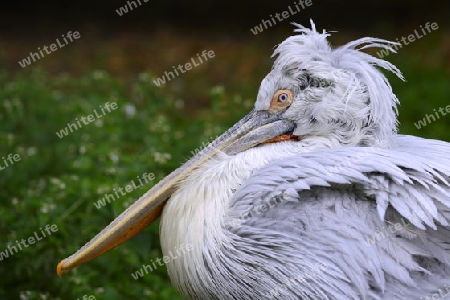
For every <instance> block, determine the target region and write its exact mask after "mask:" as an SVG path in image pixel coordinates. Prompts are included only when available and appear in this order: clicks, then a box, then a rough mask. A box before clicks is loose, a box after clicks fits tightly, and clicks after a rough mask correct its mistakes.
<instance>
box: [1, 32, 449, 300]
mask: <svg viewBox="0 0 450 300" xmlns="http://www.w3.org/2000/svg"><path fill="white" fill-rule="evenodd" d="M440 37H442V35H441V36H440ZM281 39H282V38H280V39H279V40H278V41H281ZM348 40H349V39H347V40H346V41H348ZM184 42H185V41H184ZM339 42H344V40H342V41H341V40H340V41H339ZM256 43H259V42H255V44H251V43H250V44H249V43H247V42H238V41H232V40H231V39H230V40H225V41H219V42H217V43H216V44H213V46H211V47H209V48H207V47H204V44H201V45H200V46H199V45H198V44H195V45H194V46H192V44H189V43H187V42H185V43H181V44H180V45H181V46H180V48H181V49H182V50H180V48H177V49H178V50H172V49H175V47H173V48H170V47H167V48H164V47H163V48H164V49H166V52H169V53H171V52H176V51H178V52H177V53H173V55H169V56H170V57H171V58H169V59H168V60H166V61H164V63H161V62H160V65H159V66H155V67H151V68H148V69H147V70H139V71H137V70H135V69H132V70H131V71H129V73H128V74H133V73H134V75H129V76H128V77H126V78H123V77H122V76H119V75H117V74H114V73H115V72H114V69H112V70H109V71H105V70H103V69H100V70H96V64H95V63H92V64H87V65H88V67H89V68H91V70H85V69H81V71H80V69H78V72H77V71H74V72H71V73H67V72H54V69H52V68H45V67H44V68H43V67H42V65H43V64H42V62H43V61H44V60H45V59H47V58H44V59H42V60H40V61H38V62H37V63H34V64H33V65H31V66H29V67H27V68H25V69H23V70H20V71H18V72H11V71H10V70H7V69H6V68H4V69H2V70H0V99H1V101H0V123H1V127H0V156H1V157H6V156H7V155H8V154H10V153H12V154H15V153H17V154H20V156H21V160H20V161H19V162H16V163H14V164H13V165H11V166H9V167H7V168H6V169H5V170H1V171H0V199H1V201H0V252H1V251H4V250H6V249H7V247H8V246H9V245H15V244H16V243H15V241H16V240H20V239H22V238H24V239H27V238H28V237H31V236H33V235H34V232H39V228H40V227H44V226H45V225H47V224H50V225H51V224H56V225H57V226H58V231H57V232H56V233H53V234H52V235H50V236H48V237H46V238H45V239H44V240H42V241H39V242H37V243H36V244H34V245H30V246H29V247H26V248H24V249H23V250H22V251H20V252H18V253H16V254H14V255H12V256H10V257H9V258H6V259H3V261H1V262H0V274H2V276H0V299H18V298H19V297H20V299H77V298H79V299H82V297H83V296H84V295H88V296H89V295H94V296H95V297H96V298H97V299H141V298H145V297H147V298H151V299H180V297H179V295H178V294H177V292H176V291H175V290H174V289H173V288H172V287H171V284H170V280H169V278H168V276H167V272H166V270H165V268H164V267H161V268H158V269H157V270H156V271H154V272H151V273H149V274H147V275H145V276H143V277H142V278H140V279H138V280H134V279H133V278H132V277H131V273H134V272H135V271H137V270H138V269H140V268H141V267H142V265H143V264H148V262H149V261H150V260H151V259H153V260H155V259H156V258H158V257H162V254H161V250H160V245H159V234H158V225H159V224H158V222H157V223H156V224H153V225H151V226H150V227H149V228H147V229H146V230H144V232H142V233H141V234H139V235H138V236H136V237H135V238H133V239H132V240H130V241H129V242H127V243H125V244H124V245H122V246H120V247H118V248H117V249H115V250H113V251H112V252H110V253H108V254H106V255H104V256H102V257H99V258H97V259H95V260H93V261H92V262H90V263H88V264H86V265H83V266H81V267H78V268H76V269H75V270H73V271H71V272H70V273H68V274H67V275H65V276H64V277H62V278H59V277H57V276H56V274H55V269H56V264H57V263H58V262H59V261H60V260H61V259H62V258H64V257H67V256H68V255H70V254H72V253H74V252H75V251H76V250H77V249H78V248H79V247H80V246H82V245H83V244H84V243H86V242H87V241H88V240H89V239H90V238H91V237H93V236H94V235H95V234H96V233H97V232H98V231H99V230H100V229H101V228H103V227H104V226H106V225H107V224H109V222H110V221H111V220H112V219H113V218H115V217H116V216H117V215H119V214H120V213H121V212H122V211H123V210H124V209H125V208H126V207H127V206H128V205H129V204H130V203H132V202H133V201H134V200H135V199H137V198H138V197H139V196H140V195H142V194H143V193H144V192H145V191H146V190H147V189H149V188H150V187H151V186H153V185H154V184H155V183H156V182H158V181H159V180H161V179H162V178H163V177H164V176H165V175H167V174H168V173H169V172H170V171H172V170H173V169H175V168H177V167H178V166H180V164H182V163H183V162H185V161H186V159H187V158H189V157H190V156H191V151H193V150H194V149H195V148H197V147H199V146H200V145H201V144H202V143H203V142H205V141H210V140H211V137H214V136H216V135H217V134H220V133H222V132H223V131H224V130H225V129H226V128H228V127H229V126H230V125H231V124H233V123H234V122H236V121H237V120H238V119H239V118H240V117H242V116H244V115H245V114H246V113H247V112H248V111H249V110H250V109H251V107H252V105H253V102H254V97H255V95H256V93H257V89H258V85H259V82H260V81H261V79H262V78H263V76H264V75H265V72H267V71H269V69H270V64H271V60H270V59H269V54H270V52H271V46H268V45H267V44H264V48H263V46H262V45H261V44H256ZM336 44H338V43H336ZM449 44H450V43H449V38H448V37H444V38H439V39H437V38H435V39H433V38H430V39H428V40H426V41H425V39H423V41H422V40H421V42H416V43H413V44H411V45H410V46H408V47H405V48H403V49H402V50H401V51H399V53H398V54H391V55H390V56H388V57H387V58H386V59H388V60H390V61H392V62H393V63H395V64H396V65H397V66H398V67H399V68H400V69H401V70H402V71H403V72H404V75H405V77H406V79H407V82H406V83H404V82H401V81H400V80H399V79H397V78H395V77H394V76H391V75H389V78H390V81H391V83H392V85H393V88H394V91H395V92H396V93H397V95H398V97H399V99H400V101H401V106H400V122H401V127H400V132H401V133H405V134H413V135H418V136H422V137H428V138H437V139H442V140H446V141H450V134H449V125H448V124H450V115H449V116H446V117H442V118H441V119H440V120H438V121H436V122H433V123H431V124H429V125H427V126H426V127H424V128H422V129H417V128H416V127H415V126H414V122H417V121H418V120H419V119H423V118H424V116H425V114H427V113H428V114H431V113H432V112H433V109H438V108H439V107H445V106H447V105H450V85H449V79H450V72H449V66H450V60H449V56H448V53H449V52H448V49H449V46H448V45H449ZM158 45H165V41H160V43H159V44H158ZM152 47H153V46H152ZM203 47H204V48H203ZM30 48H31V49H34V46H30V47H28V48H27V50H23V51H22V53H27V51H29V49H30ZM210 48H212V49H214V50H215V51H216V49H224V50H221V51H216V56H217V57H216V58H214V60H211V62H208V63H207V64H204V66H201V67H199V68H198V70H192V72H190V73H189V72H188V73H186V74H184V75H183V76H180V77H179V78H177V79H176V80H173V81H170V82H169V83H167V84H166V85H165V86H163V87H162V88H158V87H156V86H155V85H154V84H153V82H152V80H153V79H154V78H155V77H157V76H161V75H162V72H163V71H165V70H170V69H171V66H172V65H175V63H182V62H187V61H188V60H189V59H190V57H191V56H193V54H192V53H194V54H195V53H196V51H199V50H203V49H210ZM68 49H69V48H68ZM183 49H184V50H183ZM59 51H60V52H59V53H55V54H52V56H53V57H55V58H51V57H50V56H49V57H48V61H51V60H52V59H56V57H57V56H58V55H63V51H62V50H59ZM69 51H70V50H69ZM111 51H113V50H111ZM120 51H125V50H120ZM125 52H126V51H125ZM160 52H162V51H160ZM99 53H102V54H103V55H104V52H99ZM78 55H80V54H78ZM128 55H129V57H131V58H130V60H132V59H133V58H132V57H134V56H137V54H131V55H130V54H129V53H128ZM75 57H76V58H77V56H75ZM123 57H126V55H125V54H124V56H121V55H119V56H116V55H114V54H112V55H111V56H107V57H105V58H103V59H111V60H113V62H112V65H114V64H116V65H121V66H122V65H127V61H122V60H121V59H122V58H123ZM72 58H73V57H72ZM80 59H81V58H80ZM77 61H79V60H77V59H72V60H71V61H70V62H68V64H73V65H74V66H73V68H74V69H77V66H75V65H76V64H77ZM155 61H158V59H155ZM44 66H45V64H44ZM49 70H50V71H49ZM150 70H151V71H150ZM52 71H53V72H52ZM106 102H116V103H117V104H118V109H117V110H114V111H112V112H111V113H108V114H106V115H104V116H103V117H102V118H100V119H97V120H96V121H95V122H93V123H91V124H88V125H84V126H82V127H81V128H80V129H78V130H76V131H74V132H73V133H70V134H69V135H68V136H66V137H63V138H61V139H60V138H58V136H57V135H56V132H57V131H59V130H61V129H63V128H64V127H66V126H67V123H69V122H73V121H74V120H75V118H80V117H82V116H88V115H89V114H92V113H93V111H94V110H97V111H99V107H100V106H101V105H102V106H104V104H105V103H106ZM0 162H1V163H2V162H3V161H2V160H0ZM143 173H154V174H155V175H156V179H155V180H154V181H153V182H150V183H149V184H147V185H145V186H144V187H141V188H138V189H136V190H134V191H132V192H131V193H129V194H127V195H126V196H123V197H120V198H119V199H117V200H116V201H114V202H113V203H111V204H107V205H106V206H105V207H103V208H100V209H97V208H96V207H95V206H94V204H93V203H94V202H95V201H97V200H99V199H100V198H102V197H103V196H104V194H105V193H108V192H112V191H113V189H114V188H118V187H124V186H125V185H126V184H128V183H129V182H130V181H131V180H133V179H135V178H137V176H141V175H142V174H143Z"/></svg>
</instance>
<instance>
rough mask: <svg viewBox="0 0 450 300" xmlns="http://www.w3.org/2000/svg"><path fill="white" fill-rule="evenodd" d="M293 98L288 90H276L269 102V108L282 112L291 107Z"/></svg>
mask: <svg viewBox="0 0 450 300" xmlns="http://www.w3.org/2000/svg"><path fill="white" fill-rule="evenodd" d="M293 98H294V96H293V95H292V92H291V91H290V90H278V91H277V92H276V93H275V94H274V95H273V98H272V101H271V102H270V108H272V109H275V110H282V109H285V108H287V107H289V105H291V103H292V100H293Z"/></svg>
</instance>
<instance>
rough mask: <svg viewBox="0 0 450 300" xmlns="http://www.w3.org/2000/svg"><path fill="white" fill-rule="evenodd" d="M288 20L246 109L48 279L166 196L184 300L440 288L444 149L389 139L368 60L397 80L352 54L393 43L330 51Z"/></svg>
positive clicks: (448, 170) (447, 189)
mask: <svg viewBox="0 0 450 300" xmlns="http://www.w3.org/2000/svg"><path fill="white" fill-rule="evenodd" d="M296 26H297V29H296V30H295V31H296V32H298V33H299V34H298V35H295V36H292V37H289V38H288V39H286V40H285V41H284V42H283V43H281V44H280V45H279V46H278V47H277V48H276V50H275V53H274V56H276V60H275V62H274V66H273V68H272V70H271V72H270V73H269V74H268V75H267V76H266V77H265V78H264V80H263V81H262V83H261V87H260V89H259V93H258V96H257V100H256V103H255V108H254V110H253V111H252V112H250V113H249V114H248V115H247V116H246V117H245V118H243V119H242V120H241V121H239V122H238V123H237V124H236V125H235V126H233V127H232V128H230V129H229V130H228V131H227V132H225V133H224V134H223V135H221V136H220V137H218V138H217V139H216V140H214V141H213V142H212V143H211V144H210V145H209V146H208V147H206V148H205V149H204V150H202V151H201V152H200V153H198V154H196V155H195V156H194V157H193V158H192V159H190V160H189V161H188V162H187V163H186V164H185V165H183V166H182V167H180V168H179V169H177V170H175V171H174V172H173V173H171V174H170V175H169V176H167V177H166V178H165V179H163V180H162V181H161V182H160V183H158V184H157V185H156V186H154V187H153V188H152V189H151V190H150V191H148V192H147V193H146V194H144V195H143V196H142V197H141V198H140V199H139V200H138V201H137V202H135V203H134V204H133V205H132V206H130V207H129V208H128V209H127V210H126V211H125V212H124V213H122V214H121V215H120V216H119V217H118V218H116V220H114V221H113V222H112V223H111V224H110V225H108V227H106V228H105V229H104V230H102V231H101V232H100V233H99V234H98V235H97V236H96V237H94V238H93V239H92V240H91V241H90V242H89V243H88V244H86V245H85V246H84V247H82V248H81V249H80V250H78V251H77V252H76V253H75V254H74V255H72V256H70V257H68V258H67V259H65V260H63V261H62V262H61V263H60V264H59V265H58V273H59V274H62V273H64V272H67V271H68V270H70V269H71V268H73V267H75V266H77V265H79V264H81V263H84V262H87V261H88V260H90V259H92V258H94V257H96V256H98V255H101V254H102V253H104V252H105V251H107V250H108V249H111V248H113V247H115V246H117V245H118V244H120V243H122V242H123V241H125V240H126V239H128V238H130V237H131V236H133V235H134V234H136V233H137V232H138V231H139V230H141V229H142V228H144V227H145V226H146V225H147V224H149V223H150V222H151V221H152V220H153V219H154V217H155V216H157V215H158V213H157V212H156V213H154V212H155V211H158V207H159V208H161V207H162V205H163V204H164V203H166V204H165V206H164V210H163V213H162V219H161V245H162V250H163V253H164V254H165V255H169V254H170V253H172V252H176V250H177V249H181V248H182V246H183V245H184V246H186V245H189V246H190V248H192V250H190V251H186V252H184V253H183V255H181V256H180V257H177V258H176V259H174V260H171V261H170V262H168V263H167V269H168V272H169V275H170V278H171V280H172V283H173V285H174V286H175V287H176V288H177V289H178V290H179V291H180V293H181V294H182V295H183V296H184V297H185V298H186V299H200V300H205V299H218V300H225V299H239V300H253V299H329V300H332V299H334V300H344V299H345V300H346V299H367V300H375V299H377V300H378V299H380V300H381V299H385V300H399V299H402V300H403V299H425V297H426V296H427V295H431V294H433V293H438V291H439V290H440V289H445V290H447V289H448V286H447V284H448V283H450V227H449V222H450V144H449V143H446V142H441V141H436V140H427V139H422V138H417V137H413V136H405V135H398V134H397V109H396V105H397V104H398V100H397V98H396V96H395V95H394V93H393V92H392V89H391V86H390V85H389V82H388V81H387V79H386V77H385V76H384V75H383V74H382V73H381V72H380V71H379V70H378V68H382V69H385V70H387V71H391V72H394V73H395V74H396V75H397V76H398V77H400V78H401V79H403V77H402V75H401V73H400V71H399V70H398V69H397V68H396V67H395V66H394V65H392V64H391V63H389V62H386V61H384V60H382V59H378V58H375V57H372V56H370V55H368V54H366V53H364V52H361V51H360V50H363V49H366V48H370V47H381V48H385V49H389V50H391V51H393V50H392V49H391V48H390V45H393V44H394V43H392V42H389V41H385V40H381V39H376V38H363V39H359V40H357V41H354V42H350V43H348V44H347V45H344V46H342V47H339V48H337V49H332V48H331V47H330V45H329V44H328V41H327V37H328V34H327V33H326V32H323V33H319V32H317V31H316V29H315V26H314V23H312V22H311V26H312V28H311V29H308V28H305V27H303V26H300V25H296ZM280 135H281V136H282V137H283V138H280V137H279V136H280ZM296 136H299V140H295V137H296ZM286 137H287V138H286ZM281 140H283V141H282V142H280V141H281ZM267 141H270V142H272V143H267ZM274 141H277V142H274ZM167 199H168V200H167ZM166 200H167V202H165V201H166ZM449 294H450V291H449ZM421 297H423V298H421ZM433 299H434V298H433Z"/></svg>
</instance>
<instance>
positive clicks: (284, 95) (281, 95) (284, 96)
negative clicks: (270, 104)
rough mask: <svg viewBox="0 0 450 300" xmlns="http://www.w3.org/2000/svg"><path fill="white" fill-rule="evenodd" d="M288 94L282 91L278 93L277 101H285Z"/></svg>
mask: <svg viewBox="0 0 450 300" xmlns="http://www.w3.org/2000/svg"><path fill="white" fill-rule="evenodd" d="M288 97H289V96H288V94H286V93H283V94H279V95H278V102H286V101H287V99H288Z"/></svg>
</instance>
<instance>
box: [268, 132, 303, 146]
mask: <svg viewBox="0 0 450 300" xmlns="http://www.w3.org/2000/svg"><path fill="white" fill-rule="evenodd" d="M299 138H300V136H298V135H295V134H282V135H279V136H276V137H274V138H271V139H268V140H266V141H264V142H262V143H261V144H267V143H278V142H283V141H289V140H297V141H298V140H299Z"/></svg>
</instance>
